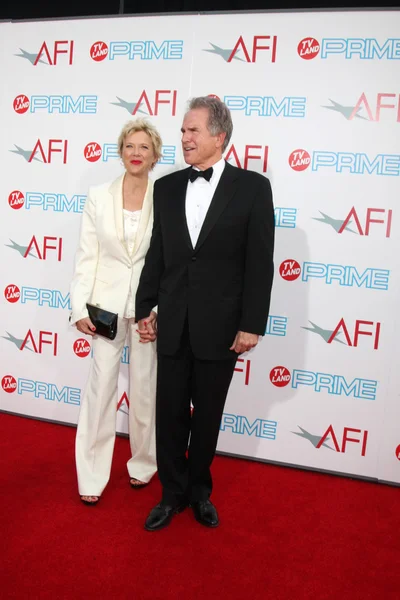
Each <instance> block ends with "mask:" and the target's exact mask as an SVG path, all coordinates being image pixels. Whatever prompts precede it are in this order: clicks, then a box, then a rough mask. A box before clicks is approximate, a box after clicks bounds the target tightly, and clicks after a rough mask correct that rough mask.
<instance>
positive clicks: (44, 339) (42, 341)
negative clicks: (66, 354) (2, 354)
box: [1, 329, 58, 356]
mask: <svg viewBox="0 0 400 600" xmlns="http://www.w3.org/2000/svg"><path fill="white" fill-rule="evenodd" d="M6 333H7V337H6V336H4V335H2V336H1V337H2V338H3V339H4V340H6V341H7V342H11V343H12V344H14V346H16V347H17V348H18V350H20V351H21V352H22V351H23V350H24V349H26V350H29V351H30V352H34V353H35V354H44V353H45V354H47V355H48V354H49V352H47V350H49V349H48V348H47V346H50V347H51V350H49V351H50V353H52V354H53V356H57V350H58V333H54V332H52V331H39V333H38V335H37V336H36V339H35V335H34V334H33V333H32V330H31V329H28V332H27V333H26V335H25V337H24V338H16V337H15V336H14V335H12V334H11V333H9V332H8V331H6ZM45 349H46V351H45V352H44V350H45Z"/></svg>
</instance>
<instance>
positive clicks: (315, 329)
mask: <svg viewBox="0 0 400 600" xmlns="http://www.w3.org/2000/svg"><path fill="white" fill-rule="evenodd" d="M309 323H310V325H311V327H302V329H305V330H306V331H310V332H311V333H316V334H317V335H319V336H320V337H321V338H322V339H323V340H324V341H325V342H326V343H327V344H331V343H332V342H338V343H339V344H344V345H347V346H350V347H352V348H357V347H358V346H359V341H360V336H367V337H371V338H372V342H373V349H374V350H378V348H379V338H380V333H381V323H379V322H377V323H375V322H374V321H364V320H361V319H356V321H355V323H354V327H352V326H351V325H349V324H348V325H346V322H345V320H344V319H343V318H341V319H340V321H339V323H338V324H337V325H336V327H335V329H324V328H322V327H320V326H319V325H317V324H316V323H313V322H312V321H309ZM366 328H367V329H366ZM342 335H344V338H345V341H343V340H342V339H339V338H340V336H342Z"/></svg>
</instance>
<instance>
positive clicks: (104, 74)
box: [0, 11, 400, 483]
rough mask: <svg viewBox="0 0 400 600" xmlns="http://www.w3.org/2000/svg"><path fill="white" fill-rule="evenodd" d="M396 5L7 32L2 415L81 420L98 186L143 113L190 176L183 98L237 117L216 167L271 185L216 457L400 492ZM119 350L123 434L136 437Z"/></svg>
mask: <svg viewBox="0 0 400 600" xmlns="http://www.w3.org/2000/svg"><path fill="white" fill-rule="evenodd" d="M399 32H400V13H399V12H389V11H387V12H385V11H382V12H381V11H377V12H346V13H339V12H332V13H324V12H320V13H318V12H317V13H298V14H296V13H288V14H277V13H274V14H268V13H263V14H240V15H239V14H236V15H235V14H230V15H227V14H224V15H186V16H163V17H140V18H139V17H124V18H104V19H93V20H90V19H88V20H68V21H53V22H52V21H48V22H30V23H29V22H27V23H2V24H0V39H1V42H0V44H1V63H0V72H1V79H2V91H1V111H0V122H1V125H2V143H1V164H2V176H1V179H0V192H1V203H0V216H1V239H0V252H1V265H2V268H1V273H0V288H1V300H0V307H1V308H0V310H1V326H0V353H1V363H0V364H1V372H0V380H1V387H0V400H1V409H2V410H4V411H10V412H13V413H17V414H21V415H29V416H33V417H38V418H45V419H50V420H54V421H59V422H66V423H73V424H74V423H76V422H77V419H78V414H79V407H80V401H81V398H82V394H83V390H84V386H85V381H86V377H87V373H88V368H89V364H90V360H91V352H92V350H91V345H90V340H88V339H86V338H84V337H83V336H81V335H80V334H79V332H77V331H76V329H75V328H73V327H71V326H70V325H69V323H68V317H69V313H70V297H69V286H70V281H71V277H72V273H73V265H74V256H75V251H76V246H77V241H78V235H79V227H80V219H81V213H82V210H83V207H84V204H85V199H86V194H87V191H88V187H89V186H90V185H95V184H100V183H103V182H106V181H111V180H112V179H114V178H115V177H116V176H118V175H119V174H120V173H121V172H122V166H121V163H120V160H119V158H118V154H117V138H118V135H119V132H120V130H121V128H122V127H123V125H124V124H125V123H126V122H127V121H128V120H129V119H132V118H134V117H139V116H140V117H142V116H146V117H147V118H148V119H149V120H150V121H151V122H152V123H154V124H155V125H156V127H157V128H158V129H159V131H160V133H161V135H162V139H163V156H162V158H161V160H160V161H159V163H158V165H157V167H156V168H155V170H154V172H153V177H154V178H155V179H157V178H159V177H161V176H163V175H165V174H167V173H170V172H171V171H173V170H176V169H180V168H183V167H184V166H185V165H184V162H183V159H182V153H181V146H180V126H181V121H182V117H183V114H184V112H185V110H186V107H187V100H188V99H189V98H191V97H193V96H199V95H215V96H217V97H219V98H221V100H223V101H224V102H225V103H226V104H227V106H228V107H229V108H230V110H231V111H232V117H233V122H234V134H233V138H232V140H231V143H230V145H229V147H228V149H227V152H226V155H225V158H226V160H227V161H229V162H230V163H231V164H233V165H236V166H238V167H240V168H242V169H251V170H253V171H257V172H259V173H261V174H263V175H265V176H267V177H269V178H270V180H271V183H272V188H273V192H274V203H275V217H276V251H275V269H276V270H275V280H274V288H273V298H272V306H271V314H270V317H269V320H268V325H267V330H266V332H265V336H264V337H263V339H262V341H261V343H260V344H259V346H258V347H257V348H256V349H255V350H254V351H252V352H250V353H248V354H245V355H242V356H241V357H240V358H239V360H238V362H237V366H236V370H235V374H234V379H233V383H232V386H231V390H230V392H229V397H228V401H227V404H226V408H225V413H224V416H223V419H222V423H221V432H220V439H219V446H218V448H219V450H220V451H221V452H225V453H230V454H235V455H240V456H245V457H250V458H255V459H259V460H267V461H275V462H280V463H286V464H292V465H299V466H304V467H307V468H315V469H323V470H328V471H332V472H338V473H346V474H353V475H357V476H362V477H370V478H376V479H378V480H380V481H387V482H397V483H399V482H400V408H399V406H400V404H399V387H400V353H399V349H398V345H397V338H398V335H399V333H400V327H399V322H400V318H399V305H400V283H399V282H400V276H399V273H400V229H399V220H400V216H399V207H398V203H399V201H400V186H399V183H400V141H399V140H400V89H399V80H400V78H399V75H400V37H399ZM129 360H130V357H129V348H128V347H125V348H124V352H123V355H122V359H121V363H122V364H121V373H120V380H119V402H118V406H117V407H116V410H117V411H118V418H117V423H118V430H119V431H120V432H127V413H128V411H129V383H128V378H127V365H128V363H129Z"/></svg>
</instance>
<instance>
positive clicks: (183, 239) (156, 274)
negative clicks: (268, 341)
mask: <svg viewBox="0 0 400 600" xmlns="http://www.w3.org/2000/svg"><path fill="white" fill-rule="evenodd" d="M189 170H190V169H184V170H182V171H177V172H175V173H172V174H170V175H167V176H165V177H162V178H161V179H159V180H158V181H156V183H155V185H154V225H153V233H152V238H151V243H150V248H149V250H148V253H147V256H146V260H145V265H144V268H143V271H142V274H141V278H140V283H139V287H138V290H137V295H136V320H140V319H142V318H145V317H147V316H148V315H149V314H150V311H151V310H152V309H153V307H154V306H156V305H158V351H159V352H161V353H162V354H167V355H173V354H175V353H176V352H177V350H178V348H179V344H180V340H181V336H182V331H183V327H184V323H185V319H186V315H187V317H188V323H189V335H190V342H191V347H192V350H193V353H194V355H195V356H196V357H197V358H200V359H205V360H221V359H226V358H230V357H232V354H233V352H232V351H230V350H229V348H230V346H231V345H232V343H233V340H234V338H235V335H236V333H237V332H238V331H239V330H240V331H246V332H249V333H255V334H259V335H264V333H265V328H266V323H267V318H268V311H269V304H270V295H271V287H272V279H273V248H274V211H273V203H272V192H271V186H270V183H269V180H268V179H267V178H266V177H263V176H262V175H259V174H258V173H254V172H252V171H245V170H242V169H238V168H236V167H232V166H231V165H229V164H228V163H226V165H225V169H224V171H223V173H222V176H221V179H220V181H219V183H218V186H217V189H216V191H215V194H214V197H213V199H212V202H211V205H210V208H209V210H208V212H207V215H206V218H205V221H204V224H203V227H202V229H201V231H200V235H199V238H198V241H197V244H196V246H195V247H194V248H193V246H192V243H191V240H190V235H189V231H188V228H187V223H186V214H185V198H186V189H187V182H188V172H189Z"/></svg>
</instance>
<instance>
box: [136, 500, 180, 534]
mask: <svg viewBox="0 0 400 600" xmlns="http://www.w3.org/2000/svg"><path fill="white" fill-rule="evenodd" d="M186 506H187V504H179V505H178V506H169V505H168V504H164V503H163V502H160V504H157V506H155V507H154V508H153V509H152V510H151V511H150V514H149V516H148V517H147V519H146V521H145V524H144V528H145V529H147V531H157V529H162V528H163V527H167V525H169V524H170V522H171V520H172V517H173V516H174V515H177V514H178V513H181V512H182V511H183V510H185V508H186Z"/></svg>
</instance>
